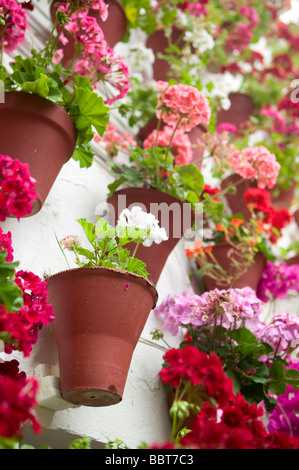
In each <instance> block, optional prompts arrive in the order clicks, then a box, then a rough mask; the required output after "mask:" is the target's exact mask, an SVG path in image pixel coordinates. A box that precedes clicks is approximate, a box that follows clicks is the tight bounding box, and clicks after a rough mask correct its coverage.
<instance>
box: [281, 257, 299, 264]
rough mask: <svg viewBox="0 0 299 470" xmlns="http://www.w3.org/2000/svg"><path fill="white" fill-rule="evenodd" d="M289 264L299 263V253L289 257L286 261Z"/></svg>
mask: <svg viewBox="0 0 299 470" xmlns="http://www.w3.org/2000/svg"><path fill="white" fill-rule="evenodd" d="M284 262H285V263H286V264H287V265H288V266H291V265H292V264H299V255H295V256H292V258H289V259H287V260H285V261H284Z"/></svg>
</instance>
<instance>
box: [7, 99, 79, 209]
mask: <svg viewBox="0 0 299 470" xmlns="http://www.w3.org/2000/svg"><path fill="white" fill-rule="evenodd" d="M76 139H77V133H76V129H75V126H74V122H73V120H72V119H71V117H70V116H69V115H68V114H67V112H66V111H65V110H64V108H62V106H60V105H58V104H56V103H53V102H52V101H50V100H46V99H44V98H41V97H40V96H37V95H33V94H29V93H23V92H15V91H11V92H6V93H5V103H1V104H0V153H2V154H4V155H10V156H11V157H12V158H17V159H18V160H20V161H21V162H22V163H28V164H29V171H30V174H31V176H32V177H33V178H35V179H36V180H37V184H36V186H35V189H36V192H37V193H38V200H36V201H35V203H34V206H33V209H32V212H31V215H34V214H36V213H37V212H39V211H40V209H41V208H42V206H43V204H44V202H45V200H46V198H47V196H48V194H49V192H50V189H51V187H52V186H53V184H54V182H55V179H56V178H57V176H58V174H59V172H60V170H61V168H62V166H63V164H64V163H66V162H67V161H68V160H69V159H70V158H71V156H72V155H73V152H74V149H75V144H76Z"/></svg>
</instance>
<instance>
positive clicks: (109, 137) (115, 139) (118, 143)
mask: <svg viewBox="0 0 299 470" xmlns="http://www.w3.org/2000/svg"><path fill="white" fill-rule="evenodd" d="M94 141H95V142H103V144H104V146H105V149H106V151H107V153H108V155H109V156H110V157H116V156H117V155H118V153H119V151H122V152H127V151H128V148H129V146H132V147H133V148H136V147H137V142H136V141H135V139H133V137H132V136H131V134H130V133H129V132H128V131H125V133H124V135H121V134H120V133H119V132H118V130H117V129H116V127H115V126H114V125H113V124H108V126H107V130H106V132H105V134H104V135H103V137H101V136H99V135H98V134H96V135H95V137H94Z"/></svg>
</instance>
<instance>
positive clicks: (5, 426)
mask: <svg viewBox="0 0 299 470" xmlns="http://www.w3.org/2000/svg"><path fill="white" fill-rule="evenodd" d="M37 392H38V382H37V380H36V379H35V378H33V377H30V378H27V377H26V374H25V373H24V372H19V363H18V362H17V361H16V360H12V361H10V362H2V363H1V362H0V436H1V437H4V438H7V439H10V438H13V437H16V436H20V435H21V431H20V429H21V426H22V425H23V424H25V423H30V424H31V425H32V427H33V431H34V432H35V433H38V432H40V430H41V426H40V424H39V423H38V421H37V419H36V417H35V416H34V413H33V411H34V408H35V407H36V406H37Z"/></svg>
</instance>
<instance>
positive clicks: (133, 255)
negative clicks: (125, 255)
mask: <svg viewBox="0 0 299 470" xmlns="http://www.w3.org/2000/svg"><path fill="white" fill-rule="evenodd" d="M140 243H141V242H136V246H135V248H134V251H133V254H132V256H131V258H135V255H136V252H137V249H138V247H139V245H140Z"/></svg>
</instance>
